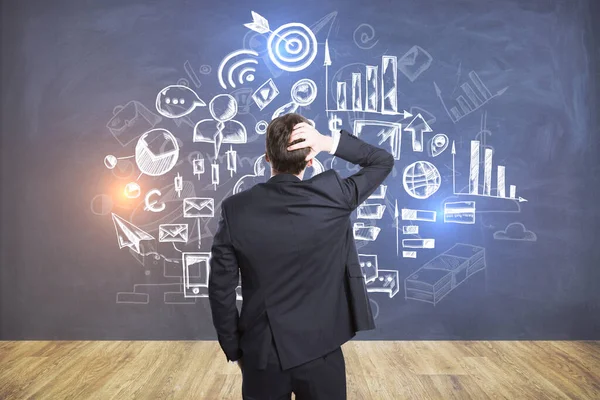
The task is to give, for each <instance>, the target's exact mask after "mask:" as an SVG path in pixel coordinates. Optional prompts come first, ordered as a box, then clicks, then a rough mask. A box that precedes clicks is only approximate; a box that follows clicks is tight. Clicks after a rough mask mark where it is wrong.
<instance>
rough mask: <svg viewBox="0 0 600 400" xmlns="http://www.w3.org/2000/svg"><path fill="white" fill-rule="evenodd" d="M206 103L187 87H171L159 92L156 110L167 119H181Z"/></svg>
mask: <svg viewBox="0 0 600 400" xmlns="http://www.w3.org/2000/svg"><path fill="white" fill-rule="evenodd" d="M204 106H206V103H205V102H204V101H203V100H202V99H201V98H200V97H199V96H198V94H196V92H194V91H193V90H192V89H190V88H189V87H187V86H183V85H169V86H167V87H166V88H164V89H162V90H161V91H160V92H158V95H157V96H156V110H157V111H158V112H159V114H160V115H162V116H163V117H167V118H181V117H184V116H186V115H188V114H189V113H191V112H192V111H194V110H195V109H196V107H204Z"/></svg>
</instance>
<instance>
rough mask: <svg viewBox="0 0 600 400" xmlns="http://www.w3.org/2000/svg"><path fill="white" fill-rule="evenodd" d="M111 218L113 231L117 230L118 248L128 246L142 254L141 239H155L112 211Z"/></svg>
mask: <svg viewBox="0 0 600 400" xmlns="http://www.w3.org/2000/svg"><path fill="white" fill-rule="evenodd" d="M112 219H113V223H114V224H115V231H116V232H117V239H118V241H119V249H122V248H123V247H129V248H130V249H131V250H132V251H135V252H136V253H138V254H142V251H141V246H140V242H141V241H142V240H155V239H154V237H153V236H152V235H150V234H149V233H148V232H145V231H143V230H142V229H140V228H138V227H137V226H135V225H133V224H132V223H131V222H129V221H126V220H124V219H123V218H121V217H119V216H118V215H117V214H115V213H112Z"/></svg>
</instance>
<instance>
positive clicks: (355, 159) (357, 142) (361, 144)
mask: <svg viewBox="0 0 600 400" xmlns="http://www.w3.org/2000/svg"><path fill="white" fill-rule="evenodd" d="M335 133H336V134H337V132H335ZM334 140H335V141H338V143H337V148H336V149H335V153H334V154H335V156H336V157H339V158H341V159H343V160H346V161H348V162H351V163H353V164H358V165H360V166H361V167H362V168H361V170H360V171H358V172H357V173H355V174H354V175H351V176H349V177H348V178H345V179H340V184H341V187H342V192H343V193H344V195H345V197H346V199H347V201H348V205H349V207H350V208H351V209H354V208H356V207H358V206H359V205H360V204H361V203H362V202H364V201H365V200H366V199H367V197H369V196H370V195H371V194H372V193H373V192H374V191H375V189H377V188H378V187H379V185H381V183H382V182H383V181H384V180H385V178H387V176H388V175H389V173H390V172H392V169H393V168H394V157H393V156H392V155H391V154H390V153H388V152H387V151H385V150H384V149H381V148H379V147H376V146H372V145H370V144H368V143H366V142H365V141H363V140H361V139H359V138H357V137H356V136H353V135H351V134H350V133H348V132H347V131H345V130H342V131H341V132H339V139H337V138H335V139H334Z"/></svg>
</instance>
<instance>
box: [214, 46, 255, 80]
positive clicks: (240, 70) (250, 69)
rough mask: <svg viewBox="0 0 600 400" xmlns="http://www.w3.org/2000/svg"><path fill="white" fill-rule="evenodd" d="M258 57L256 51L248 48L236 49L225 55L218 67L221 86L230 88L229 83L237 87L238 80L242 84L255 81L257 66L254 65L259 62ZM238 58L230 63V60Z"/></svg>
mask: <svg viewBox="0 0 600 400" xmlns="http://www.w3.org/2000/svg"><path fill="white" fill-rule="evenodd" d="M256 57H258V53H257V52H256V51H254V50H247V49H241V50H236V51H234V52H231V53H229V54H227V55H226V56H225V57H223V60H221V63H220V64H219V69H218V77H219V84H220V85H221V87H222V88H223V89H228V86H227V85H229V86H230V87H231V88H234V89H235V88H236V80H237V82H238V83H239V84H240V85H243V84H244V83H246V82H252V81H254V73H255V72H256V68H255V67H254V66H253V65H256V64H258V60H256ZM236 58H237V60H236V61H234V62H231V63H230V61H232V60H233V59H236ZM250 64H252V65H250ZM234 74H235V77H234ZM236 78H237V79H236Z"/></svg>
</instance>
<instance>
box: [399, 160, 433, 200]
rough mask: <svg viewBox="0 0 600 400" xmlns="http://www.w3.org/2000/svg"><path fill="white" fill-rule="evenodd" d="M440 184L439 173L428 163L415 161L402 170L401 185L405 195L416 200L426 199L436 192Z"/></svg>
mask: <svg viewBox="0 0 600 400" xmlns="http://www.w3.org/2000/svg"><path fill="white" fill-rule="evenodd" d="M441 183H442V177H441V176H440V172H439V171H438V169H437V168H436V167H435V165H433V164H432V163H430V162H427V161H417V162H415V163H412V164H410V165H409V166H408V167H406V169H405V170H404V175H403V177H402V184H403V185H404V190H406V193H408V194H409V195H411V196H412V197H414V198H416V199H426V198H428V197H429V196H431V195H432V194H434V193H435V192H437V191H438V189H439V188H440V185H441Z"/></svg>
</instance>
